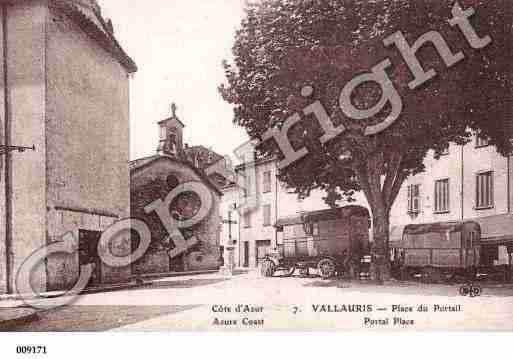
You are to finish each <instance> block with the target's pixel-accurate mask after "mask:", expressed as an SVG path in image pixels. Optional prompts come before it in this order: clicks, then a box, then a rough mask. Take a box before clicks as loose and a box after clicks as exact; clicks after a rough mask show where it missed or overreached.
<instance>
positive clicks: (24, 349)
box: [16, 345, 46, 354]
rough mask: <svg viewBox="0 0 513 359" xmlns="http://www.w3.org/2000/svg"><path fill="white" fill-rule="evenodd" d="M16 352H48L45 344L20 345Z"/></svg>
mask: <svg viewBox="0 0 513 359" xmlns="http://www.w3.org/2000/svg"><path fill="white" fill-rule="evenodd" d="M16 354H46V347H45V346H43V345H38V346H34V345H32V346H31V345H18V346H17V347H16Z"/></svg>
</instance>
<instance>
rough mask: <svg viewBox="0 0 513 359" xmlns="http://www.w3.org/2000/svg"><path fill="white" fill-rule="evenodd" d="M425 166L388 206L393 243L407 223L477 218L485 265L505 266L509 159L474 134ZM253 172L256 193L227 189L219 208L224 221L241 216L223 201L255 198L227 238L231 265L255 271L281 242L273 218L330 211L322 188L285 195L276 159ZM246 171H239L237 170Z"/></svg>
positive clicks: (511, 178)
mask: <svg viewBox="0 0 513 359" xmlns="http://www.w3.org/2000/svg"><path fill="white" fill-rule="evenodd" d="M424 165H425V171H424V172H422V173H420V174H418V175H416V176H412V177H410V178H408V179H407V180H406V181H405V183H404V184H403V186H402V188H401V191H400V193H399V195H398V196H397V199H396V202H395V203H394V205H393V207H392V210H391V214H390V223H391V234H390V240H391V241H394V240H399V239H400V238H401V234H402V229H403V228H404V226H406V225H408V224H421V223H433V222H446V221H455V220H475V221H476V222H478V223H479V224H480V227H481V232H482V240H483V251H482V258H483V264H508V262H509V257H510V254H511V253H512V252H513V213H512V211H513V209H512V205H513V158H512V157H511V156H510V157H504V156H502V155H500V154H499V153H498V152H497V151H496V149H495V147H494V146H491V145H489V144H488V141H486V140H485V139H481V138H479V137H478V136H474V137H473V139H472V141H470V142H469V143H467V144H465V145H463V146H460V145H456V144H451V145H450V146H449V149H448V151H447V152H446V153H444V154H442V155H441V156H440V158H439V159H436V158H435V157H434V154H433V153H429V154H428V155H427V157H426V159H425V160H424ZM252 168H254V176H249V177H248V178H249V179H252V178H253V177H254V181H255V185H254V186H251V184H250V185H249V187H250V188H254V190H253V192H251V190H250V191H249V192H248V191H244V190H241V189H240V188H239V187H237V186H236V185H233V184H232V185H230V186H227V187H225V188H224V192H225V196H224V198H223V204H222V205H221V208H222V215H223V216H224V217H226V216H227V213H229V212H230V211H232V212H233V214H232V216H238V213H237V211H233V209H230V208H233V206H232V207H228V203H224V202H225V200H226V202H230V204H236V205H238V206H240V205H241V204H242V203H246V202H248V201H250V200H251V199H252V197H251V196H255V197H256V201H253V203H256V204H257V205H256V208H255V209H254V210H253V211H251V212H250V213H248V214H246V215H244V216H241V217H240V218H239V217H237V218H238V219H237V230H234V229H233V227H232V236H233V233H237V234H238V241H237V243H236V244H235V246H236V262H237V263H236V264H237V265H239V266H241V267H255V266H257V265H258V261H259V259H261V258H262V257H263V256H264V255H265V253H266V252H267V251H268V249H269V248H271V247H274V246H275V245H277V244H281V241H282V239H281V236H282V234H281V233H280V232H279V231H278V232H277V231H276V228H275V224H276V222H277V221H282V222H287V221H289V220H290V221H294V220H297V218H299V217H300V216H299V214H300V213H303V212H310V211H316V210H322V209H327V208H328V207H327V205H326V204H325V202H324V200H323V199H322V197H323V196H324V193H323V192H321V191H313V192H312V194H311V196H310V197H308V198H306V199H304V200H301V199H298V198H297V195H296V194H294V193H290V191H289V190H288V189H287V188H286V186H285V185H283V184H281V183H280V182H279V181H278V180H277V177H276V174H277V173H278V172H277V162H276V161H274V160H261V161H257V162H256V164H255V165H254V166H253V167H252ZM243 169H244V167H243V166H239V167H238V172H239V173H241V172H244V171H243ZM354 197H355V200H356V202H355V204H358V205H361V206H364V207H366V208H368V209H369V206H368V204H367V201H366V199H365V197H364V196H363V194H362V193H357V194H356V195H355V196H354ZM232 226H233V224H232ZM227 233H228V225H227V224H226V223H225V224H224V225H223V230H222V236H221V238H222V239H221V242H222V243H228V239H227V238H228V237H227ZM370 239H371V241H372V229H371V230H370Z"/></svg>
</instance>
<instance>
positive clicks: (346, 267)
mask: <svg viewBox="0 0 513 359" xmlns="http://www.w3.org/2000/svg"><path fill="white" fill-rule="evenodd" d="M276 228H277V231H278V233H279V234H280V236H279V239H278V246H277V248H276V250H275V251H274V252H273V253H271V254H269V255H268V256H266V258H265V259H264V260H263V262H262V264H261V272H262V275H264V276H266V277H271V276H273V275H274V274H275V273H277V272H281V273H283V274H285V275H292V274H293V273H294V272H295V271H296V270H299V273H300V274H301V275H308V274H309V273H310V270H313V271H316V272H317V274H318V275H319V276H321V277H322V278H325V279H327V278H331V277H333V276H335V275H337V274H341V273H342V272H346V273H347V272H350V271H352V272H354V273H353V274H355V273H356V272H357V271H358V269H357V268H358V266H359V263H360V258H361V257H362V256H363V255H364V254H365V253H366V251H367V250H368V243H369V212H368V211H367V209H366V208H365V207H360V206H347V207H342V208H336V209H331V210H324V211H315V212H308V213H303V214H301V215H299V216H294V217H288V218H282V219H280V220H278V222H277V223H276Z"/></svg>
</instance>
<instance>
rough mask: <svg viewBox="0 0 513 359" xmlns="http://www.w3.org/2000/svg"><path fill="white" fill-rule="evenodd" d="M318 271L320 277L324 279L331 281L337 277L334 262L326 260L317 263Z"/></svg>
mask: <svg viewBox="0 0 513 359" xmlns="http://www.w3.org/2000/svg"><path fill="white" fill-rule="evenodd" d="M317 269H318V270H319V275H320V276H321V277H322V279H329V278H331V277H333V276H334V275H335V269H336V265H335V262H333V260H331V259H329V258H324V259H321V260H320V261H319V263H317Z"/></svg>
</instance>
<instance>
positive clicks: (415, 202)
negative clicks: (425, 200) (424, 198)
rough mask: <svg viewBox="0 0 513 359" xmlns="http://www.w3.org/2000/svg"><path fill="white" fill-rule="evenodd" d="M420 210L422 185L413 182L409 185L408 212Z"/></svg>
mask: <svg viewBox="0 0 513 359" xmlns="http://www.w3.org/2000/svg"><path fill="white" fill-rule="evenodd" d="M419 212H420V185H419V184H411V185H409V186H408V213H419Z"/></svg>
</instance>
